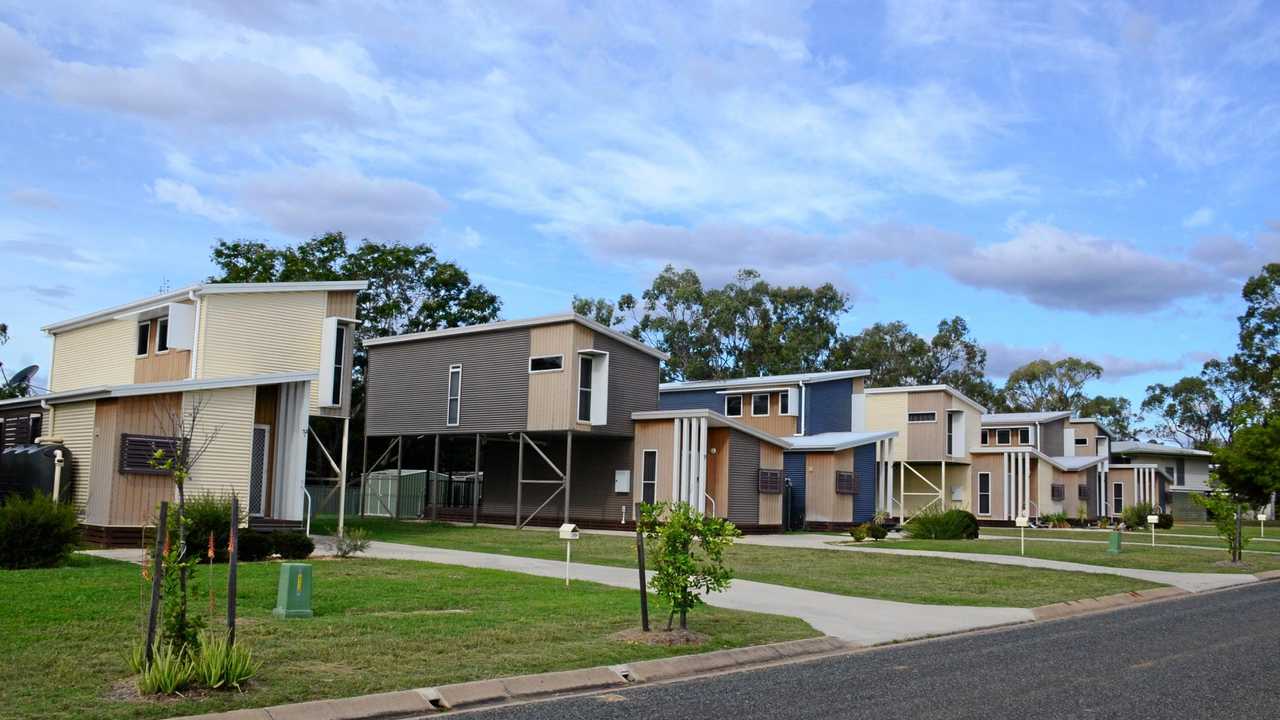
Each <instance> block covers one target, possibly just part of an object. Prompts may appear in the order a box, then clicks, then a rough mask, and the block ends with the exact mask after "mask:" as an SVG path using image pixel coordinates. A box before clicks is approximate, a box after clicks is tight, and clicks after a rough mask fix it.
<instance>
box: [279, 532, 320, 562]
mask: <svg viewBox="0 0 1280 720" xmlns="http://www.w3.org/2000/svg"><path fill="white" fill-rule="evenodd" d="M271 548H272V549H273V550H274V551H275V552H276V554H278V555H279V556H280V557H282V558H284V559H285V560H302V559H305V558H307V557H309V556H310V555H311V553H312V552H314V551H315V549H316V544H315V543H314V542H312V541H311V538H309V537H307V534H306V533H301V532H276V533H271Z"/></svg>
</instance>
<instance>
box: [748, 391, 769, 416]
mask: <svg viewBox="0 0 1280 720" xmlns="http://www.w3.org/2000/svg"><path fill="white" fill-rule="evenodd" d="M768 414H769V393H756V394H754V395H752V396H751V415H752V416H754V417H760V416H764V415H768Z"/></svg>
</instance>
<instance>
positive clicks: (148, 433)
mask: <svg viewBox="0 0 1280 720" xmlns="http://www.w3.org/2000/svg"><path fill="white" fill-rule="evenodd" d="M365 287H366V283H364V282H303V283H246V284H232V283H228V284H200V285H193V286H191V287H186V288H182V289H180V290H175V291H172V292H166V293H163V294H160V295H156V296H153V297H149V298H145V299H142V300H138V301H135V302H131V303H128V304H125V305H120V306H118V307H113V308H108V309H106V310H102V311H99V312H95V313H91V314H89V315H84V316H81V317H77V318H72V319H70V320H66V321H63V322H58V323H54V324H52V325H49V326H47V327H45V328H43V330H44V332H45V333H47V334H48V335H49V336H51V337H52V340H53V358H52V364H51V367H50V371H49V389H50V392H49V393H48V394H46V395H41V396H37V397H28V398H19V399H15V400H6V401H2V402H0V417H2V418H3V422H4V429H5V437H6V438H7V439H6V441H5V442H6V444H13V443H17V442H34V441H35V440H36V438H37V437H40V439H41V440H42V441H43V442H53V443H60V444H62V445H63V446H65V447H66V448H67V449H68V450H69V451H70V455H71V458H70V463H69V466H70V470H71V472H70V477H69V484H70V485H71V488H72V490H71V493H70V497H69V498H68V499H69V500H70V501H71V502H72V503H74V505H75V507H76V510H77V512H78V514H79V516H80V519H81V523H82V525H83V526H84V528H85V531H86V533H85V534H86V539H88V540H90V541H92V542H99V543H109V544H120V543H128V544H136V543H137V542H139V541H140V535H141V532H142V529H143V528H144V527H146V526H151V525H154V522H155V520H154V518H155V511H156V507H157V505H158V504H159V502H160V501H162V500H172V499H174V496H175V488H174V484H173V481H172V479H171V477H170V475H169V474H167V473H165V472H163V471H159V470H157V469H156V468H154V467H152V466H151V463H150V458H151V455H152V453H153V452H154V451H155V450H156V449H157V448H164V447H166V446H169V447H172V444H173V442H174V432H173V431H174V430H175V428H176V427H180V425H177V424H176V423H181V422H182V418H183V417H184V416H185V415H189V414H190V413H191V411H192V410H193V409H197V410H198V413H199V420H198V424H197V426H196V427H195V428H194V433H193V434H192V438H191V440H192V445H193V446H195V445H199V444H202V443H203V441H204V439H205V438H206V437H209V436H212V440H211V443H210V444H209V446H208V449H207V451H206V452H205V453H204V455H203V456H202V457H201V458H200V459H199V461H198V462H197V463H196V464H195V466H194V467H193V469H192V475H191V478H190V480H189V481H188V485H187V493H188V496H190V495H192V494H201V493H210V494H215V495H223V496H225V495H228V494H235V495H237V496H238V497H239V498H240V499H241V501H242V502H243V503H245V505H246V506H247V511H248V515H249V518H250V519H249V524H250V525H251V526H259V527H280V526H284V527H290V526H296V527H300V526H301V524H302V521H303V518H304V513H305V512H306V511H307V510H308V508H306V507H305V505H306V496H305V488H304V476H305V472H306V463H307V452H308V447H309V442H310V437H309V436H312V435H314V433H313V432H312V431H311V429H310V423H311V421H312V419H313V418H332V419H334V420H336V421H341V422H342V423H343V424H344V426H345V424H346V422H347V418H348V417H349V415H350V408H351V362H352V357H353V352H352V342H353V333H352V329H353V326H354V325H356V324H357V323H358V320H357V319H356V317H355V315H356V293H357V292H359V291H361V290H364V289H365ZM11 430H12V431H13V432H10V431H11ZM10 441H12V442H10ZM317 442H318V441H317ZM325 452H326V453H327V451H325ZM339 456H340V457H341V458H342V461H341V462H342V463H343V465H345V462H346V460H345V453H341V454H339ZM334 475H335V476H336V475H338V472H337V471H335V472H334ZM64 487H65V486H64Z"/></svg>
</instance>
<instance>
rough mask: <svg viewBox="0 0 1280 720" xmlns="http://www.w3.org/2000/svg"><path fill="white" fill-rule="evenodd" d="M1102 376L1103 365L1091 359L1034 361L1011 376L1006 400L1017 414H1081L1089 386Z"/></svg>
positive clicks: (1006, 386) (1006, 385)
mask: <svg viewBox="0 0 1280 720" xmlns="http://www.w3.org/2000/svg"><path fill="white" fill-rule="evenodd" d="M1100 377H1102V366H1101V365H1098V364H1097V363H1095V362H1092V361H1089V360H1081V359H1080V358H1074V357H1067V358H1063V359H1061V360H1056V361H1054V360H1033V361H1031V362H1029V363H1027V364H1026V365H1023V366H1022V367H1020V368H1018V369H1016V370H1014V371H1013V372H1011V373H1009V377H1008V378H1007V380H1006V381H1005V385H1004V398H1005V402H1006V403H1007V404H1008V407H1009V409H1010V410H1012V411H1015V412H1042V411H1048V410H1071V411H1073V412H1078V411H1079V410H1080V408H1081V407H1083V406H1084V404H1085V401H1086V400H1087V399H1088V398H1087V397H1086V396H1085V394H1084V386H1085V384H1086V383H1088V382H1089V381H1090V380H1096V379H1098V378H1100Z"/></svg>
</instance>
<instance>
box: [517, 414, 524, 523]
mask: <svg viewBox="0 0 1280 720" xmlns="http://www.w3.org/2000/svg"><path fill="white" fill-rule="evenodd" d="M516 447H517V450H516V529H517V530H519V529H520V509H521V507H522V503H523V502H524V433H520V435H519V437H518V438H517V440H516Z"/></svg>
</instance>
